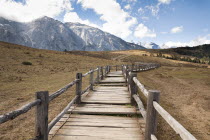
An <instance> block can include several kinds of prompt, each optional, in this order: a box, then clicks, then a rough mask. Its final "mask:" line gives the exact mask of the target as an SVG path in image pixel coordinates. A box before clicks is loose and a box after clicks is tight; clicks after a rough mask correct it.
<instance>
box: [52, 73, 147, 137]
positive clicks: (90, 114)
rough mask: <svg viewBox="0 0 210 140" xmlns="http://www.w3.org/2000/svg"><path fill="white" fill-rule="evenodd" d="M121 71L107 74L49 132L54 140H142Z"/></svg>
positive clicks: (140, 125)
mask: <svg viewBox="0 0 210 140" xmlns="http://www.w3.org/2000/svg"><path fill="white" fill-rule="evenodd" d="M125 83H126V82H125V79H124V77H123V75H122V71H115V72H110V73H109V74H107V76H106V78H104V79H103V80H101V81H100V83H98V84H97V85H95V86H94V88H93V90H92V91H90V92H89V93H88V94H86V96H84V97H82V102H81V104H78V105H77V106H76V107H74V108H71V109H70V110H69V111H68V112H67V114H65V115H64V116H63V117H62V118H61V119H60V120H59V122H58V123H57V124H56V125H55V126H54V127H53V128H52V129H51V131H50V133H49V137H50V138H52V139H53V140H83V139H84V140H100V139H103V140H129V139H132V140H141V139H142V140H143V138H144V127H145V121H144V120H143V118H140V117H139V116H140V115H139V112H137V111H136V108H135V107H134V106H131V105H130V103H131V99H130V97H131V96H130V93H129V92H128V88H127V87H126V84H125Z"/></svg>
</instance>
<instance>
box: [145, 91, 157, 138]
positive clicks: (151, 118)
mask: <svg viewBox="0 0 210 140" xmlns="http://www.w3.org/2000/svg"><path fill="white" fill-rule="evenodd" d="M159 96H160V91H157V90H149V94H148V99H147V114H146V127H145V140H151V135H155V134H156V131H157V111H156V110H155V108H154V106H153V101H156V102H159Z"/></svg>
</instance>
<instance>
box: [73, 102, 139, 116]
mask: <svg viewBox="0 0 210 140" xmlns="http://www.w3.org/2000/svg"><path fill="white" fill-rule="evenodd" d="M69 113H70V111H69ZM72 113H74V114H75V113H76V114H124V115H125V114H131V115H134V114H136V113H137V112H136V109H135V108H133V107H128V106H124V105H108V104H107V105H100V106H97V105H95V106H87V105H83V106H78V107H77V108H75V109H74V110H73V111H72Z"/></svg>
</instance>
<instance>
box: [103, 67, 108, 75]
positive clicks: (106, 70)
mask: <svg viewBox="0 0 210 140" xmlns="http://www.w3.org/2000/svg"><path fill="white" fill-rule="evenodd" d="M107 68H108V66H105V73H104V76H105V77H106V75H107V73H108V69H107Z"/></svg>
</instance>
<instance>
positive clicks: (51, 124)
mask: <svg viewBox="0 0 210 140" xmlns="http://www.w3.org/2000/svg"><path fill="white" fill-rule="evenodd" d="M77 98H78V96H75V97H74V98H73V99H72V100H71V102H70V103H69V104H68V105H67V106H66V107H65V108H64V109H63V111H61V113H59V114H58V115H57V116H56V117H55V118H54V119H53V120H52V121H51V122H50V123H49V124H48V133H49V132H50V130H51V129H52V128H53V126H54V125H55V124H56V123H57V122H58V121H59V120H60V119H61V118H62V117H63V115H64V114H65V113H66V112H67V111H68V110H69V108H70V107H71V106H72V105H73V103H74V102H75V101H76V100H77Z"/></svg>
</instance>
